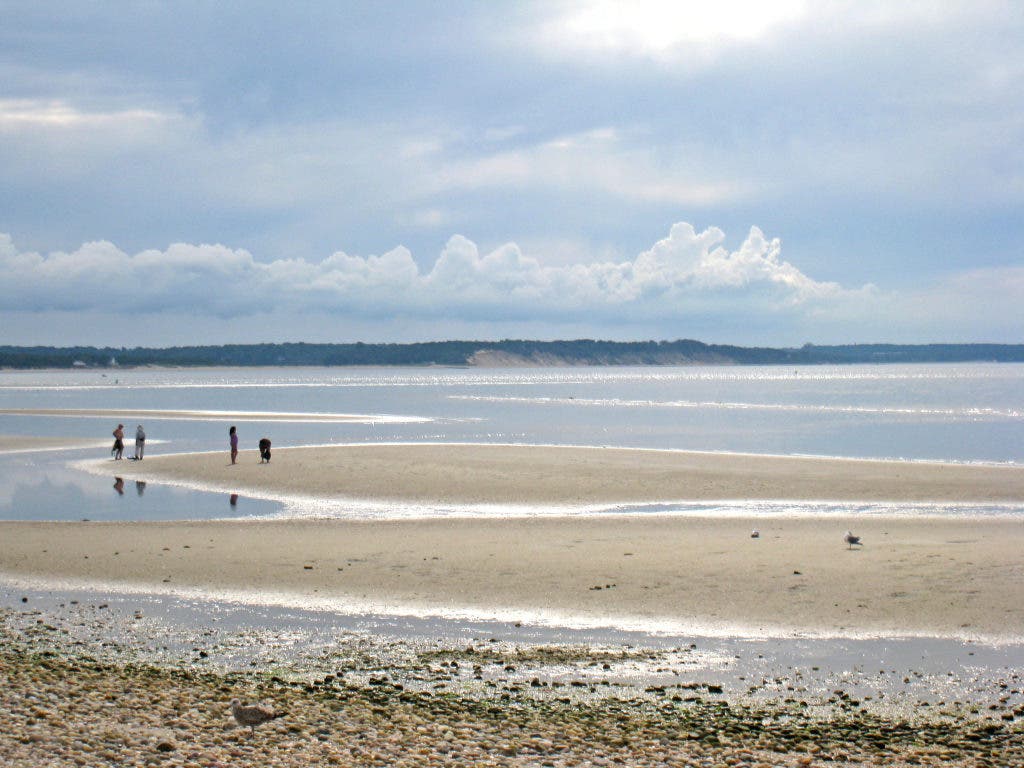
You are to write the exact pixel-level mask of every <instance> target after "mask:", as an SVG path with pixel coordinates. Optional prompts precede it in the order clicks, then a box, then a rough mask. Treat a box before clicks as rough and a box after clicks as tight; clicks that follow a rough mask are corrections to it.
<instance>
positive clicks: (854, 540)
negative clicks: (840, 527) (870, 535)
mask: <svg viewBox="0 0 1024 768" xmlns="http://www.w3.org/2000/svg"><path fill="white" fill-rule="evenodd" d="M843 541H845V542H846V543H847V544H849V545H850V547H849V548H850V549H853V545H854V544H856V545H857V546H859V547H863V546H864V545H863V544H862V543H861V540H860V536H854V535H853V534H852V533H850V532H849V531H847V532H846V535H845V536H844V537H843Z"/></svg>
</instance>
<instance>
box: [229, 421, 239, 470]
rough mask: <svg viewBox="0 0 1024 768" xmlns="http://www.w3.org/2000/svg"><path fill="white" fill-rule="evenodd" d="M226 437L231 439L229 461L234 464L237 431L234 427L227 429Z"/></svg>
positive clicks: (236, 448)
mask: <svg viewBox="0 0 1024 768" xmlns="http://www.w3.org/2000/svg"><path fill="white" fill-rule="evenodd" d="M228 439H229V440H230V441H231V463H232V464H234V463H235V459H237V458H238V432H236V431H235V428H234V427H232V428H231V429H229V430H228Z"/></svg>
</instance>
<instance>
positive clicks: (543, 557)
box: [0, 515, 1024, 642]
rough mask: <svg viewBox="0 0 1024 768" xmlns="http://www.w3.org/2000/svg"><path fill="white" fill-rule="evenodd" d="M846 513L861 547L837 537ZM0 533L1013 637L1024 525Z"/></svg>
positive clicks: (775, 619)
mask: <svg viewBox="0 0 1024 768" xmlns="http://www.w3.org/2000/svg"><path fill="white" fill-rule="evenodd" d="M753 526H757V527H758V528H759V530H760V536H759V538H757V539H753V538H751V536H750V531H751V528H752V527H753ZM848 527H852V528H854V529H855V531H856V532H857V534H858V535H861V536H863V538H864V542H865V545H864V546H863V548H860V549H852V550H851V549H849V548H848V547H847V546H846V545H845V543H844V542H843V532H844V530H845V529H846V528H848ZM0 538H2V539H3V541H4V542H5V546H4V547H3V548H2V550H0V573H2V574H5V575H6V576H8V577H13V578H21V579H26V580H32V579H37V580H42V581H47V582H50V583H53V582H63V583H67V584H74V583H83V584H85V583H91V584H97V585H102V586H103V587H106V588H110V589H114V590H116V589H118V588H119V587H120V588H122V589H138V590H141V591H147V590H148V591H152V592H177V593H178V594H181V595H188V596H204V595H205V596H207V597H215V598H216V597H225V596H234V597H235V598H236V599H240V600H241V601H243V602H246V601H248V602H251V603H253V604H259V603H260V602H264V603H266V604H283V605H291V606H294V607H314V608H315V607H321V608H326V609H327V610H335V611H341V612H348V613H351V612H356V613H358V612H370V613H382V614H389V615H435V616H451V617H460V616H461V617H468V618H472V619H481V620H483V619H486V618H490V619H495V620H499V621H521V622H531V621H534V622H537V623H547V624H549V625H555V626H557V625H565V624H567V625H570V626H572V625H576V626H616V627H624V628H631V629H637V628H640V629H643V628H647V629H648V630H654V631H675V632H680V631H682V632H687V631H689V632H694V633H697V634H709V635H719V636H722V635H729V634H734V635H738V636H751V637H758V636H763V637H797V636H801V635H808V636H819V637H905V636H922V637H950V638H961V639H984V640H985V641H1005V642H1015V641H1019V640H1020V638H1022V637H1024V604H1022V602H1021V600H1020V599H1019V598H1020V596H1021V595H1022V594H1024V571H1022V570H1021V569H1020V567H1019V560H1020V558H1019V552H1020V551H1021V550H1022V548H1024V530H1022V529H1021V526H1020V524H1019V521H1014V520H1008V519H1002V518H1000V519H993V520H980V521H979V520H976V519H966V520H965V519H949V520H940V519H936V518H929V519H927V520H917V519H892V518H872V519H868V518H864V519H857V518H837V519H831V518H830V519H827V520H822V519H817V518H773V519H763V518H760V519H759V518H756V517H747V518H741V517H737V518H725V519H719V518H701V517H662V516H657V517H647V516H643V517H640V516H635V515H634V516H628V515H600V516H588V517H527V518H510V519H501V518H460V519H458V520H451V519H446V518H425V519H414V520H337V519H289V520H259V519H250V520H244V521H205V522H147V523H124V522H117V523H100V522H77V523H71V522H67V523H41V522H2V523H0Z"/></svg>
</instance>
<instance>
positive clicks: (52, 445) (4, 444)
mask: <svg viewBox="0 0 1024 768" xmlns="http://www.w3.org/2000/svg"><path fill="white" fill-rule="evenodd" d="M108 442H109V443H110V444H113V442H114V440H113V438H111V439H110V440H109V441H107V440H102V441H98V440H88V439H85V438H81V437H34V436H29V435H0V454H4V453H34V452H36V451H61V450H71V449H75V448H96V447H100V446H106V445H107V444H108Z"/></svg>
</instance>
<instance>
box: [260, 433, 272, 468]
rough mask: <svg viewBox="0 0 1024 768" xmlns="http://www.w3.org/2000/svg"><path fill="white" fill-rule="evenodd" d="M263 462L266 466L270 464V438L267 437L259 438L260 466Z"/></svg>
mask: <svg viewBox="0 0 1024 768" xmlns="http://www.w3.org/2000/svg"><path fill="white" fill-rule="evenodd" d="M263 462H266V463H267V464H269V463H270V438H269V437H261V438H260V464H262V463H263Z"/></svg>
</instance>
